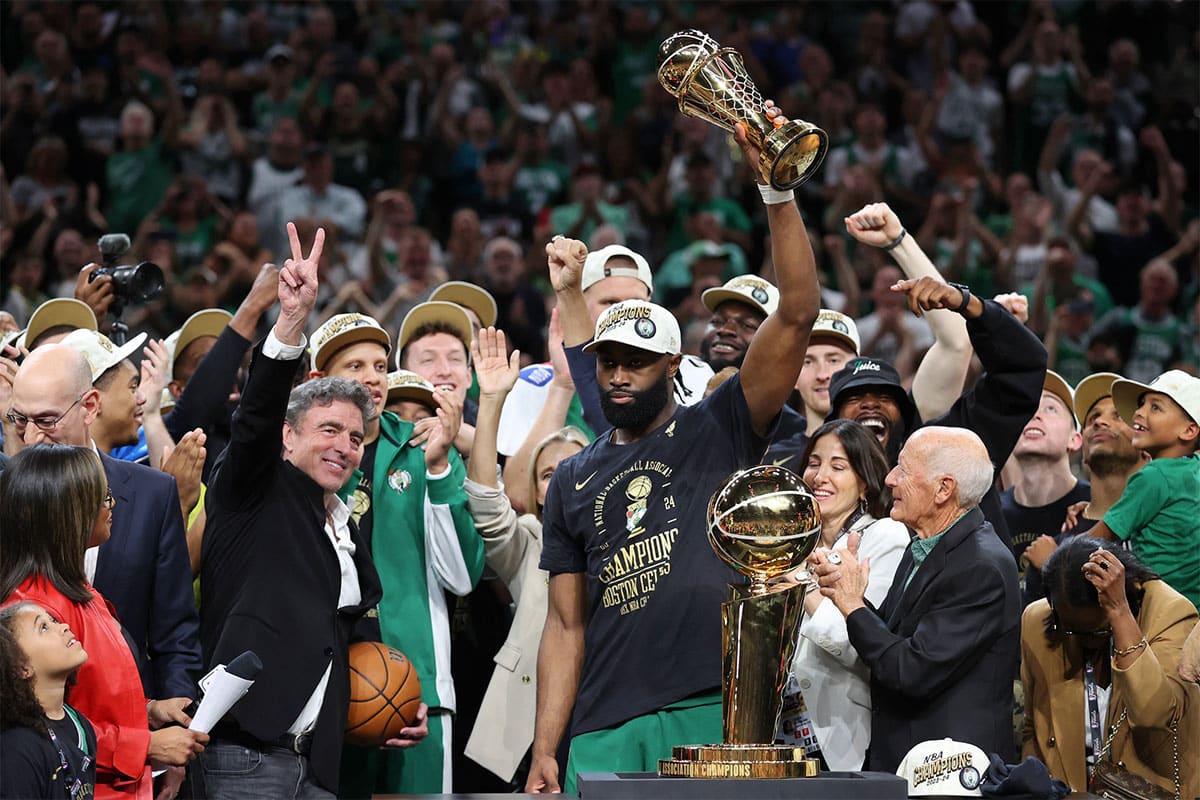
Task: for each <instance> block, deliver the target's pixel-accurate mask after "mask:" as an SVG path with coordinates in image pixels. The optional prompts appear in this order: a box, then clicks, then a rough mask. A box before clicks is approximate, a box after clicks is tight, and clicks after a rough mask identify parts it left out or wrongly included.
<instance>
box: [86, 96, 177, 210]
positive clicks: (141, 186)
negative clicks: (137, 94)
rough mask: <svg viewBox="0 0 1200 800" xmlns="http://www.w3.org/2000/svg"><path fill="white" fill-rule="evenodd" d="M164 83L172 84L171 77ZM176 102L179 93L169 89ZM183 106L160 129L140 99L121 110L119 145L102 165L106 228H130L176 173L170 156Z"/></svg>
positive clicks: (163, 190)
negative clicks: (104, 185) (104, 184)
mask: <svg viewBox="0 0 1200 800" xmlns="http://www.w3.org/2000/svg"><path fill="white" fill-rule="evenodd" d="M167 85H168V86H171V87H174V81H173V80H168V81H167ZM172 97H174V99H175V102H174V103H172V104H171V105H172V107H174V106H176V105H178V95H176V94H175V93H174V91H172ZM181 113H182V110H181V109H180V110H178V111H171V112H169V113H168V114H167V115H166V117H164V119H163V127H162V131H161V132H160V133H158V134H157V135H156V134H155V132H154V112H153V111H151V110H150V108H149V107H148V106H147V105H146V104H145V103H142V102H141V101H138V100H132V101H130V102H129V103H127V104H126V105H125V108H123V109H122V110H121V143H122V146H121V149H120V150H119V151H118V152H116V153H113V154H112V156H110V157H109V159H108V164H107V166H106V168H105V173H106V179H107V185H108V207H107V208H106V209H105V211H104V216H105V218H106V219H107V220H108V224H109V230H113V231H123V232H126V233H128V232H132V231H136V230H137V229H138V226H139V225H140V224H141V223H142V221H143V219H145V217H146V216H147V215H148V214H150V212H152V211H153V210H154V209H155V208H156V207H157V206H158V204H159V201H161V200H162V198H163V195H164V194H166V191H167V187H169V186H170V185H171V181H172V179H173V178H174V177H175V169H174V165H173V164H172V163H171V159H170V157H169V155H168V154H169V152H170V150H171V149H172V148H173V147H174V146H175V139H176V137H177V134H178V130H179V115H180V114H181Z"/></svg>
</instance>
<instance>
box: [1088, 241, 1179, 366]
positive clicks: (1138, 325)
mask: <svg viewBox="0 0 1200 800" xmlns="http://www.w3.org/2000/svg"><path fill="white" fill-rule="evenodd" d="M1138 287H1139V288H1138V303H1137V305H1136V306H1134V307H1133V308H1115V309H1113V310H1112V311H1110V312H1109V313H1108V314H1107V315H1105V316H1104V317H1102V318H1101V319H1100V321H1099V322H1097V323H1096V326H1095V328H1094V329H1093V331H1092V338H1097V337H1100V338H1109V339H1113V340H1115V341H1116V342H1117V347H1118V349H1119V350H1120V353H1121V357H1122V359H1123V360H1124V369H1123V370H1122V371H1121V374H1122V375H1127V376H1129V377H1130V378H1132V379H1133V380H1138V381H1146V380H1149V379H1151V378H1153V377H1154V376H1156V375H1159V374H1161V373H1163V372H1164V371H1166V370H1167V368H1169V367H1170V366H1171V365H1172V364H1174V363H1176V362H1177V361H1180V360H1181V356H1182V348H1183V336H1184V331H1185V326H1184V323H1183V320H1182V319H1181V318H1180V317H1179V316H1178V315H1176V314H1175V312H1174V309H1173V307H1172V304H1173V302H1174V300H1175V297H1176V295H1178V293H1179V277H1178V276H1177V275H1176V273H1175V268H1174V267H1172V266H1171V265H1170V263H1168V262H1167V261H1164V260H1163V259H1161V258H1155V259H1151V260H1150V262H1149V263H1148V264H1146V266H1145V267H1143V268H1142V271H1141V272H1140V273H1139V275H1138Z"/></svg>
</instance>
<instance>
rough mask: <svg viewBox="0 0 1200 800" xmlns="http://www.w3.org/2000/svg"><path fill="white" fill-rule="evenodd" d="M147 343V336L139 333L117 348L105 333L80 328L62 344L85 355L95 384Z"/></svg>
mask: <svg viewBox="0 0 1200 800" xmlns="http://www.w3.org/2000/svg"><path fill="white" fill-rule="evenodd" d="M145 341H146V334H144V333H139V334H138V335H137V336H135V337H133V338H132V339H130V340H129V341H128V342H126V343H125V344H123V345H121V346H120V347H117V346H116V345H115V344H113V343H112V340H110V339H109V338H108V337H107V336H105V335H104V334H103V333H100V332H99V331H89V330H86V329H84V328H80V329H79V330H74V331H71V332H70V333H69V334H67V337H66V338H65V339H63V340H62V343H63V344H65V345H67V346H68V347H70V348H72V349H74V350H77V351H78V352H80V353H81V354H83V357H84V359H86V360H87V363H88V369H90V370H91V371H92V383H95V382H96V380H97V379H98V378H99V377H100V376H101V375H103V374H104V373H105V372H108V371H109V370H110V369H112V368H113V367H115V366H116V365H117V364H120V363H121V362H122V361H124V360H125V359H127V358H129V357H130V356H131V355H133V354H134V353H136V352H137V351H138V349H139V348H140V347H141V346H142V343H143V342H145Z"/></svg>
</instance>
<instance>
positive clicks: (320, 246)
mask: <svg viewBox="0 0 1200 800" xmlns="http://www.w3.org/2000/svg"><path fill="white" fill-rule="evenodd" d="M287 232H288V242H289V244H290V245H291V248H292V257H291V258H289V259H288V260H287V261H284V262H283V269H281V270H280V271H279V282H278V297H279V319H277V320H276V321H275V336H276V338H278V339H279V341H280V342H282V343H283V344H287V345H298V344H300V343H301V342H302V341H304V329H305V327H306V326H307V324H308V315H309V314H310V313H311V312H312V310H313V306H315V305H316V304H317V265H318V264H320V262H321V253H322V252H323V251H324V249H325V229H324V228H317V233H316V236H314V237H313V243H312V247H311V248H310V249H309V251H308V256H307V257H306V256H305V255H304V251H303V250H302V249H301V247H300V234H299V233H297V232H296V223H294V222H289V223H288V224H287Z"/></svg>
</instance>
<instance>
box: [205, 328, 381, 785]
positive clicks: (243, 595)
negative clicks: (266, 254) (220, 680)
mask: <svg viewBox="0 0 1200 800" xmlns="http://www.w3.org/2000/svg"><path fill="white" fill-rule="evenodd" d="M297 361H298V359H292V360H290V361H284V360H277V359H273V358H267V357H265V356H263V355H262V352H261V348H260V349H259V351H258V352H256V353H255V359H254V362H253V364H252V367H251V371H250V377H249V378H248V380H247V381H246V389H245V392H244V393H243V395H242V400H241V404H240V405H239V406H238V409H237V411H236V412H235V413H234V417H233V425H232V429H231V435H230V440H229V446H228V448H226V451H225V453H224V456H223V457H222V459H221V461H220V463H219V464H218V466H217V468H216V469H215V470H214V473H213V480H212V482H211V483H210V484H209V487H208V493H207V495H206V504H207V511H208V524H207V526H206V530H205V534H204V544H203V545H202V549H201V559H202V566H201V570H200V589H201V595H202V596H203V598H204V602H203V604H202V606H201V611H200V640H201V643H202V645H203V647H204V662H205V668H206V669H209V668H212V667H213V666H215V665H217V664H228V663H229V661H230V660H232V659H233V658H235V657H237V656H239V655H241V654H242V653H243V652H245V651H246V650H253V651H254V652H255V653H257V654H258V656H259V658H260V659H262V662H263V671H262V673H261V674H260V675H259V678H258V680H257V681H256V682H255V684H254V686H253V687H251V689H250V691H249V692H248V693H247V694H246V696H245V697H243V698H242V699H241V701H239V702H238V704H237V705H235V706H234V707H233V709H232V710H231V711H230V712H229V714H227V715H226V719H227V720H230V721H232V722H233V723H234V724H236V725H237V726H238V727H239V728H240V729H241V730H242V731H244V732H245V733H247V734H249V735H250V736H253V737H254V738H256V739H258V740H260V741H270V740H272V739H275V738H278V737H279V736H282V735H283V734H284V733H285V732H286V731H287V729H288V727H289V726H291V724H292V723H293V722H294V721H295V720H296V718H297V717H298V716H299V715H300V711H301V709H303V707H304V704H305V703H306V702H307V701H308V698H309V697H310V696H311V695H312V693H313V690H314V689H315V688H316V686H317V683H318V681H320V679H321V676H322V675H323V674H324V673H325V670H326V668H327V667H329V668H330V669H331V671H330V675H329V683H328V685H327V687H326V691H325V698H324V702H323V703H322V705H321V711H320V714H319V716H318V718H317V723H316V727H315V729H314V730H313V741H312V752H311V753H310V755H309V760H310V765H311V768H312V774H313V777H314V779H315V780H316V781H317V783H319V784H320V785H321V786H323V787H325V788H326V789H328V790H329V791H331V792H336V791H337V786H338V767H339V762H340V760H341V751H342V736H343V733H344V731H345V728H346V714H347V711H348V709H349V705H350V679H349V673H348V666H347V665H348V650H349V639H350V634H351V629H352V628H353V626H354V623H355V621H356V620H357V619H358V618H359V617H361V616H362V615H363V613H364V612H366V611H367V609H369V608H372V607H374V606H375V604H376V603H378V602H379V599H380V597H382V595H383V592H382V591H381V589H380V585H379V576H378V574H376V572H375V567H374V566H373V564H372V562H371V552H370V548H368V547H367V546H366V544H365V543H364V542H363V540H362V537H361V536H360V535H359V533H358V528H357V527H356V526H354V524H353V523H351V525H350V536H351V538H352V540H353V541H354V544H355V547H356V550H355V553H354V563H355V566H356V567H357V569H358V582H359V589H360V591H361V594H362V599H361V601H360V603H359V604H358V605H356V606H352V607H347V608H342V609H339V608H338V594H339V590H340V587H341V571H340V569H339V567H338V560H337V555H336V554H335V553H334V550H333V546H332V544H331V543H330V541H329V537H328V535H327V534H326V533H325V500H324V491H323V490H322V489H321V487H320V486H319V485H318V484H317V483H316V482H315V481H314V480H313V479H312V478H310V477H309V476H308V475H307V474H306V473H304V472H302V471H301V470H299V469H297V468H296V467H294V466H292V465H291V464H290V463H288V462H286V461H284V460H283V459H282V458H281V457H280V453H281V452H282V448H283V418H284V412H285V411H286V410H287V402H288V396H289V395H290V393H291V388H292V376H293V375H295V374H296V368H297Z"/></svg>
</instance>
